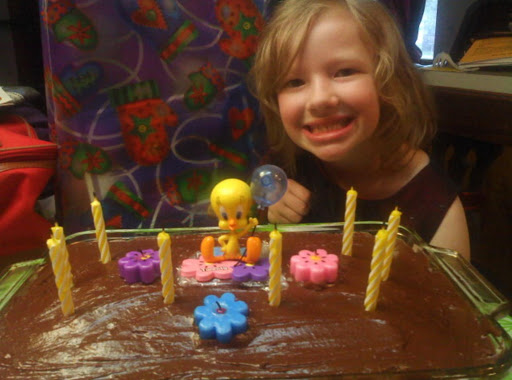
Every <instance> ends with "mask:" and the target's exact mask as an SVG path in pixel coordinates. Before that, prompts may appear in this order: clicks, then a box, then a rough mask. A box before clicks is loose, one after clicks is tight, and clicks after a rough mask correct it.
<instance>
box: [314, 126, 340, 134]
mask: <svg viewBox="0 0 512 380" xmlns="http://www.w3.org/2000/svg"><path fill="white" fill-rule="evenodd" d="M340 128H343V126H342V125H341V124H332V125H322V126H315V127H309V130H310V131H311V132H312V133H325V132H329V131H334V130H336V129H340Z"/></svg>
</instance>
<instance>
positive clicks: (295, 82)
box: [283, 79, 304, 88]
mask: <svg viewBox="0 0 512 380" xmlns="http://www.w3.org/2000/svg"><path fill="white" fill-rule="evenodd" d="M303 84H304V81H303V80H302V79H290V80H289V81H287V82H286V83H285V84H284V86H283V88H294V87H300V86H302V85H303Z"/></svg>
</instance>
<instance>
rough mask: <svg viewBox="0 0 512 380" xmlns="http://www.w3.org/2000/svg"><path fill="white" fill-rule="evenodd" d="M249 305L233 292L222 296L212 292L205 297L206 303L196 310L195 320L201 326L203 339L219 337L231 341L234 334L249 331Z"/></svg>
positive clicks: (200, 330)
mask: <svg viewBox="0 0 512 380" xmlns="http://www.w3.org/2000/svg"><path fill="white" fill-rule="evenodd" d="M247 315H249V307H248V306H247V304H246V303H245V302H244V301H238V300H237V299H236V298H235V295H234V294H233V293H224V294H222V295H221V296H220V297H217V296H214V295H212V294H210V295H209V296H206V297H205V298H204V305H202V306H198V307H196V308H195V310H194V322H195V323H196V324H197V325H198V327H199V336H200V337H201V339H217V340H218V341H219V342H221V343H229V342H230V341H231V339H232V338H233V336H235V335H236V334H241V333H244V332H246V331H247Z"/></svg>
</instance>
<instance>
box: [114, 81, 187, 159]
mask: <svg viewBox="0 0 512 380" xmlns="http://www.w3.org/2000/svg"><path fill="white" fill-rule="evenodd" d="M110 95H111V102H112V104H113V105H114V106H115V107H116V110H117V114H118V117H119V121H120V123H121V131H122V133H123V139H124V142H125V145H126V149H127V151H128V154H129V155H130V157H131V158H132V159H133V160H134V161H135V162H137V163H138V164H139V165H155V164H158V163H159V162H161V161H162V160H163V159H164V158H165V157H166V156H167V154H168V153H169V137H168V134H167V131H166V126H173V125H176V123H177V121H178V118H177V116H176V114H175V113H174V112H173V111H172V110H171V108H170V107H169V106H168V105H167V104H166V103H164V102H163V100H162V99H160V98H159V96H160V94H159V90H158V87H157V85H156V83H155V82H154V81H145V82H139V83H134V84H130V85H127V86H124V87H121V88H117V89H114V90H112V91H111V94H110Z"/></svg>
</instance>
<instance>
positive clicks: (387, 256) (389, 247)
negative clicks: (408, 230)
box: [382, 208, 402, 281]
mask: <svg viewBox="0 0 512 380" xmlns="http://www.w3.org/2000/svg"><path fill="white" fill-rule="evenodd" d="M401 215H402V213H401V212H400V211H398V208H395V209H394V210H393V211H391V214H389V220H388V228H387V231H388V237H387V240H386V248H385V253H384V262H383V264H382V265H383V268H382V280H383V281H386V280H387V279H388V277H389V271H390V269H391V263H392V261H393V251H394V250H395V243H396V236H397V234H398V227H399V226H400V217H401Z"/></svg>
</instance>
